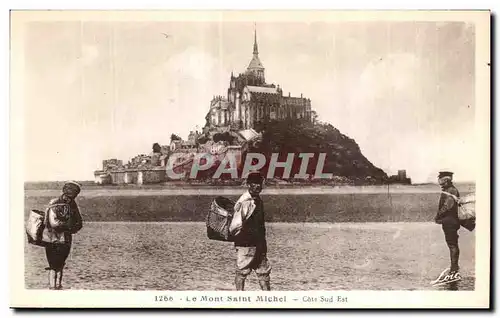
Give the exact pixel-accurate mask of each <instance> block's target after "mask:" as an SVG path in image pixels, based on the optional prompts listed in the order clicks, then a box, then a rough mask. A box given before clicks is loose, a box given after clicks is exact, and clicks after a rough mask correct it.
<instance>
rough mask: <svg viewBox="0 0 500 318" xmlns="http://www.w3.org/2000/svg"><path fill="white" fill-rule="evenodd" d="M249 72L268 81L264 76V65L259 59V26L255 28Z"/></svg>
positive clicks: (263, 81)
mask: <svg viewBox="0 0 500 318" xmlns="http://www.w3.org/2000/svg"><path fill="white" fill-rule="evenodd" d="M247 74H253V75H254V76H256V77H258V78H259V79H260V80H261V81H262V83H265V82H266V81H265V78H264V66H263V65H262V63H261V61H260V59H259V48H258V46H257V28H255V29H254V42H253V57H252V60H251V61H250V64H248V67H247Z"/></svg>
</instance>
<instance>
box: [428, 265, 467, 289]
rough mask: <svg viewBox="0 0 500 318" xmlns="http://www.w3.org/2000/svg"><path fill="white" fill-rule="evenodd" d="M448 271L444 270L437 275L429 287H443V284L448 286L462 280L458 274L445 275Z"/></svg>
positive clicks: (447, 269)
mask: <svg viewBox="0 0 500 318" xmlns="http://www.w3.org/2000/svg"><path fill="white" fill-rule="evenodd" d="M449 271H450V269H449V268H446V269H445V270H444V271H442V272H441V274H439V277H438V278H437V279H436V280H434V281H432V282H431V285H434V286H439V285H444V284H449V283H453V282H458V281H459V280H461V279H462V276H460V273H458V272H456V273H453V274H451V275H450V274H446V273H448V272H449Z"/></svg>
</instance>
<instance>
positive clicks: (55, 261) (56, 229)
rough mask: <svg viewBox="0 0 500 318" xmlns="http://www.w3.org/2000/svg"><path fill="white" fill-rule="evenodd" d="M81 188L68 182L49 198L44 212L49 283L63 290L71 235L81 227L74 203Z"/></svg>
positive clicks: (52, 286)
mask: <svg viewBox="0 0 500 318" xmlns="http://www.w3.org/2000/svg"><path fill="white" fill-rule="evenodd" d="M80 190H81V187H80V185H79V184H78V183H76V182H72V181H71V182H67V183H66V184H64V186H63V189H62V195H61V196H60V197H58V198H55V199H52V200H51V201H50V203H49V208H48V209H47V211H46V213H45V221H44V223H45V229H44V232H45V233H44V236H45V237H47V240H48V243H47V244H46V246H45V254H46V256H47V262H48V263H49V267H47V268H46V269H47V270H48V271H49V286H50V288H51V289H62V277H63V269H64V266H65V264H66V259H67V258H68V256H69V253H70V251H71V243H72V236H73V234H75V233H76V232H78V231H80V229H81V228H82V216H81V214H80V211H79V209H78V205H77V204H76V202H75V198H76V197H77V196H78V194H79V193H80Z"/></svg>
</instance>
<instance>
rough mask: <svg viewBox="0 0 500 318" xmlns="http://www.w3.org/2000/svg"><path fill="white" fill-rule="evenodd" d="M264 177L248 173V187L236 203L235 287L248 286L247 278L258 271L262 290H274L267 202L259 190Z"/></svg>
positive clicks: (234, 222)
mask: <svg viewBox="0 0 500 318" xmlns="http://www.w3.org/2000/svg"><path fill="white" fill-rule="evenodd" d="M263 182H264V179H263V177H262V175H261V174H260V173H258V172H254V173H251V174H249V175H248V177H247V186H248V191H246V192H245V193H243V195H242V196H241V197H240V198H239V200H238V201H237V202H236V204H235V206H234V211H235V213H234V216H233V220H232V222H231V225H230V227H229V231H230V232H231V235H232V236H233V238H234V246H235V248H236V257H237V260H236V277H235V285H236V290H244V289H245V279H246V277H247V276H248V275H249V274H250V273H251V272H252V270H254V271H255V273H256V274H257V277H258V280H259V285H260V288H261V289H262V290H271V283H270V276H269V274H270V273H271V266H270V265H269V261H268V260H267V242H266V227H265V222H264V205H263V202H262V199H261V198H260V196H259V194H260V192H261V191H262V184H263Z"/></svg>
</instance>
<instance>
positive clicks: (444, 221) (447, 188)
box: [434, 171, 460, 277]
mask: <svg viewBox="0 0 500 318" xmlns="http://www.w3.org/2000/svg"><path fill="white" fill-rule="evenodd" d="M452 178H453V173H452V172H449V171H442V172H440V173H439V175H438V182H439V185H440V186H441V191H442V193H441V197H440V198H439V205H438V212H437V215H436V217H435V219H434V220H435V222H436V223H437V224H441V226H442V228H443V232H444V237H445V240H446V244H447V245H448V248H449V250H450V261H451V266H450V273H449V276H450V277H451V276H455V277H460V275H459V274H458V270H459V267H458V258H459V256H460V250H459V248H458V230H459V229H460V221H459V219H458V203H457V202H456V200H455V199H454V198H453V196H455V197H456V198H459V197H460V193H459V192H458V190H457V188H455V186H454V185H453V182H452ZM450 194H451V195H450Z"/></svg>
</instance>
